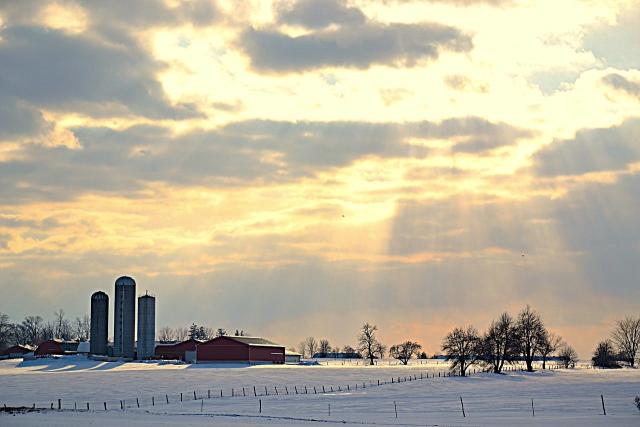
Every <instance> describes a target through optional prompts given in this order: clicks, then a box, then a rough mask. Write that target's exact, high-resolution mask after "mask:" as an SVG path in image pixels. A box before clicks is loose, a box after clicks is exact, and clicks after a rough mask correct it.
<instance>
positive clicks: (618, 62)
mask: <svg viewBox="0 0 640 427" xmlns="http://www.w3.org/2000/svg"><path fill="white" fill-rule="evenodd" d="M638 27H640V4H638V3H637V2H630V3H629V6H628V7H626V8H620V10H619V12H618V16H617V20H616V22H615V24H613V25H611V24H609V23H600V24H598V25H594V26H592V27H591V28H587V29H585V35H584V41H583V46H584V48H585V49H587V50H590V51H591V52H593V54H594V55H595V56H597V57H598V58H599V59H601V60H603V61H604V62H605V63H606V65H608V66H610V67H615V68H619V69H629V68H636V69H638V68H640V56H639V55H637V53H636V52H638V51H640V37H638Z"/></svg>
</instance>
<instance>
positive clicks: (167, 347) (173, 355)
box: [154, 339, 204, 362]
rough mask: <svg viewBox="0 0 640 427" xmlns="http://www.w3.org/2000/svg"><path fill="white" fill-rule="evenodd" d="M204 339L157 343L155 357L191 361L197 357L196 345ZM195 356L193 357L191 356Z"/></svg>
mask: <svg viewBox="0 0 640 427" xmlns="http://www.w3.org/2000/svg"><path fill="white" fill-rule="evenodd" d="M203 342H204V341H200V340H193V339H189V340H186V341H183V342H177V343H161V344H157V345H156V350H155V356H154V358H155V359H167V360H182V361H185V362H187V361H190V360H191V359H194V358H195V353H196V347H197V346H198V345H199V344H202V343H203ZM192 355H193V356H194V357H191V356H192Z"/></svg>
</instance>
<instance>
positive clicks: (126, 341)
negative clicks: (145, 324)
mask: <svg viewBox="0 0 640 427" xmlns="http://www.w3.org/2000/svg"><path fill="white" fill-rule="evenodd" d="M114 306H115V309H114V319H113V355H114V356H116V357H129V358H133V357H134V356H135V354H134V344H135V334H136V281H135V280H133V279H132V278H131V277H127V276H122V277H120V278H119V279H118V280H116V300H115V303H114Z"/></svg>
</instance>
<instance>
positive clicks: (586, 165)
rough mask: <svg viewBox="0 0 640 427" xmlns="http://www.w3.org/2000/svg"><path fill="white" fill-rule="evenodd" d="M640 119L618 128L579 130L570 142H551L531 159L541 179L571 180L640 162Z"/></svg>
mask: <svg viewBox="0 0 640 427" xmlns="http://www.w3.org/2000/svg"><path fill="white" fill-rule="evenodd" d="M638 135H640V119H638V118H634V119H628V120H626V121H625V122H623V123H622V124H621V125H620V126H614V127H611V128H600V129H587V130H581V131H579V132H578V133H577V134H576V137H575V138H574V139H570V140H563V141H555V142H553V143H552V144H550V145H548V146H546V147H544V148H542V149H541V150H540V151H538V152H537V153H536V154H535V155H534V156H533V164H534V170H535V172H536V173H537V174H538V175H541V176H571V175H582V174H586V173H589V172H602V171H615V170H621V169H624V168H625V167H626V166H627V165H629V164H631V163H634V162H637V161H638V160H640V147H639V146H638V143H637V138H638Z"/></svg>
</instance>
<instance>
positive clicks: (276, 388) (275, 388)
mask: <svg viewBox="0 0 640 427" xmlns="http://www.w3.org/2000/svg"><path fill="white" fill-rule="evenodd" d="M273 388H274V390H275V391H276V396H277V395H278V386H277V385H274V386H273Z"/></svg>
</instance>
